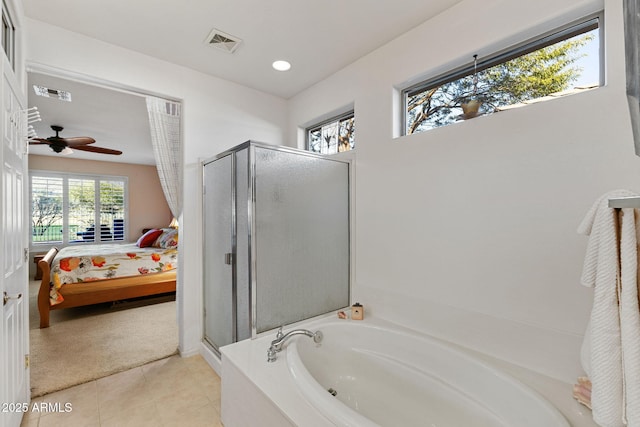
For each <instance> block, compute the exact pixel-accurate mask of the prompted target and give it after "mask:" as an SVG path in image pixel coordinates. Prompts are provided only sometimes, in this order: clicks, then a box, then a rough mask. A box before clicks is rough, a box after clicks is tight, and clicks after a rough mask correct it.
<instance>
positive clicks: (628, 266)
mask: <svg viewBox="0 0 640 427" xmlns="http://www.w3.org/2000/svg"><path fill="white" fill-rule="evenodd" d="M622 215H623V216H622V226H621V233H620V258H621V262H620V265H621V273H620V288H621V289H620V335H621V342H622V376H623V384H624V402H625V408H624V409H625V416H626V420H627V425H628V426H640V307H639V306H638V240H637V233H638V230H639V229H640V227H638V221H637V219H638V210H637V209H623V210H622Z"/></svg>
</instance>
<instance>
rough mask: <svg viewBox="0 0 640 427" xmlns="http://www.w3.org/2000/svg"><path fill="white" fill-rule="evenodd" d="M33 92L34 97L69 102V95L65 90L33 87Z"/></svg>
mask: <svg viewBox="0 0 640 427" xmlns="http://www.w3.org/2000/svg"><path fill="white" fill-rule="evenodd" d="M33 91H34V92H35V93H36V95H39V96H44V97H45V98H57V99H59V100H60V101H67V102H71V93H70V92H67V91H66V90H58V89H49V88H48V87H44V86H39V85H33Z"/></svg>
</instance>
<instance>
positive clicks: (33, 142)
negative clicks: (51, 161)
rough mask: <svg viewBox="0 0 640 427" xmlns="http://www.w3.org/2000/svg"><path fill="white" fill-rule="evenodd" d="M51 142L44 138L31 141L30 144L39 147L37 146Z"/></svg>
mask: <svg viewBox="0 0 640 427" xmlns="http://www.w3.org/2000/svg"><path fill="white" fill-rule="evenodd" d="M50 143H51V142H50V141H47V140H46V139H44V138H32V139H30V140H29V144H31V145H37V144H50Z"/></svg>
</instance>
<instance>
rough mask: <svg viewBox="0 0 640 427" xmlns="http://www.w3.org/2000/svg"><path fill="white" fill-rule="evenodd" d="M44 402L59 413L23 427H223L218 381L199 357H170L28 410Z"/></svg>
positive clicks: (32, 416)
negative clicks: (69, 407)
mask: <svg viewBox="0 0 640 427" xmlns="http://www.w3.org/2000/svg"><path fill="white" fill-rule="evenodd" d="M43 402H44V403H45V404H50V405H48V406H49V407H53V408H56V405H55V404H56V403H59V404H60V405H58V406H57V407H58V408H61V410H59V411H53V412H28V413H27V414H25V417H24V419H23V421H22V426H26V427H35V426H39V427H48V426H65V427H74V426H82V427H94V426H101V427H112V426H136V427H144V426H153V427H157V426H189V427H196V426H208V427H222V423H221V422H220V377H218V375H217V374H216V372H215V371H214V370H213V369H211V367H210V366H209V365H208V364H207V362H206V361H205V360H204V359H203V358H202V357H201V356H199V355H198V356H193V357H189V358H182V357H180V356H171V357H169V358H167V359H162V360H158V361H156V362H152V363H149V364H147V365H144V366H140V367H138V368H134V369H131V370H128V371H124V372H120V373H118V374H114V375H111V376H109V377H105V378H101V379H99V380H95V381H91V382H88V383H86V384H81V385H78V386H75V387H71V388H68V389H66V390H61V391H57V392H55V393H51V394H48V395H45V396H41V397H37V398H35V399H33V401H32V403H31V408H33V405H34V404H36V405H41V403H43ZM66 403H70V404H71V409H72V410H71V411H69V412H64V407H65V404H66ZM51 404H52V405H51ZM45 406H46V405H45Z"/></svg>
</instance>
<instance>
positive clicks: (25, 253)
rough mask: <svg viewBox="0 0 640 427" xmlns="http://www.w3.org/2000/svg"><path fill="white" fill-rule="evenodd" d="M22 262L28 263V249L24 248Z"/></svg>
mask: <svg viewBox="0 0 640 427" xmlns="http://www.w3.org/2000/svg"><path fill="white" fill-rule="evenodd" d="M24 262H29V248H24Z"/></svg>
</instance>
